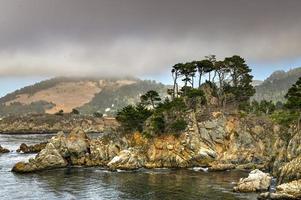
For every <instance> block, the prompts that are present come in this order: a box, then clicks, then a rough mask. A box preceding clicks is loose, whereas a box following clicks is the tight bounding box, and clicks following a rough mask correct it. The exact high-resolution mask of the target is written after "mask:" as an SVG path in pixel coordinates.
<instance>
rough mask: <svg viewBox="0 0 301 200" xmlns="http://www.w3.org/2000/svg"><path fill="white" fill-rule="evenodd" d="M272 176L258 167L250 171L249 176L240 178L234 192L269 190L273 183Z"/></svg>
mask: <svg viewBox="0 0 301 200" xmlns="http://www.w3.org/2000/svg"><path fill="white" fill-rule="evenodd" d="M271 180H272V177H271V176H270V175H269V174H268V173H264V172H262V171H260V170H258V169H255V170H253V171H251V172H250V174H249V176H248V177H247V178H242V179H240V180H239V182H238V184H237V186H236V187H234V188H233V190H234V192H262V191H267V190H268V189H269V187H270V185H271Z"/></svg>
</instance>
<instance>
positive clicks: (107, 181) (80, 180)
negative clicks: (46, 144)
mask: <svg viewBox="0 0 301 200" xmlns="http://www.w3.org/2000/svg"><path fill="white" fill-rule="evenodd" d="M46 137H48V138H49V137H51V136H49V135H21V136H20V135H19V136H16V135H14V136H7V135H0V144H1V145H3V146H4V147H7V148H9V149H10V150H16V149H17V148H18V146H19V145H20V143H22V142H26V143H28V144H34V143H38V142H41V141H44V140H45V138H46ZM33 156H34V155H23V154H17V153H16V152H12V153H9V154H4V155H1V156H0V166H1V169H0V177H1V184H2V187H0V199H20V198H22V199H146V200H161V199H166V200H169V199H170V200H177V199H179V200H180V199H181V200H182V199H225V200H230V199H231V200H232V199H256V195H254V194H251V195H247V194H234V193H232V191H231V190H232V187H233V185H232V184H233V182H236V181H238V180H239V178H240V177H242V176H246V173H244V172H238V171H232V172H223V173H206V172H195V171H192V170H169V169H160V170H159V169H158V170H143V169H142V170H138V171H134V172H125V171H123V172H110V171H107V170H105V169H101V168H71V169H58V170H49V171H44V172H39V173H35V174H26V175H20V174H14V173H11V172H10V169H11V167H12V166H13V164H14V163H16V162H17V161H20V160H26V159H28V158H30V157H33Z"/></svg>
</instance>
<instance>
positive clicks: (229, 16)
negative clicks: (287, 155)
mask: <svg viewBox="0 0 301 200" xmlns="http://www.w3.org/2000/svg"><path fill="white" fill-rule="evenodd" d="M0 5H1V6H0V30H1V31H0V96H3V95H4V94H6V93H7V92H11V91H13V90H15V89H18V88H20V87H23V86H25V85H29V84H32V83H34V82H36V81H40V80H43V79H45V78H49V77H55V76H98V75H99V76H125V75H127V76H128V75H130V76H137V77H141V78H147V79H155V80H158V81H161V82H163V83H168V81H169V80H170V75H169V71H170V67H171V66H172V65H173V64H175V63H178V62H188V61H191V60H199V59H203V58H204V56H206V55H209V54H215V55H217V57H218V58H219V59H223V58H224V57H226V56H232V55H234V54H238V55H240V56H242V57H244V58H245V59H246V61H247V63H248V65H249V66H250V67H251V68H252V69H253V72H252V73H253V75H254V76H255V79H258V80H264V79H265V78H266V77H267V76H269V75H270V74H271V73H272V72H273V71H275V70H289V69H291V68H294V67H300V66H301V43H300V41H299V40H300V35H301V14H300V8H301V1H300V0H287V1H283V0H252V1H250V0H223V1H222V0H185V1H183V0H151V1H150V0H0Z"/></svg>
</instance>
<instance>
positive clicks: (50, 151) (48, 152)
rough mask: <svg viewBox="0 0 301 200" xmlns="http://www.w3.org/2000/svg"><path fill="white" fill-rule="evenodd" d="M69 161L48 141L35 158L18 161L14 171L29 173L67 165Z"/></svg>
mask: <svg viewBox="0 0 301 200" xmlns="http://www.w3.org/2000/svg"><path fill="white" fill-rule="evenodd" d="M67 165H68V162H67V161H66V160H65V159H64V158H63V157H62V155H61V154H60V153H59V151H58V150H57V149H56V148H55V146H54V145H53V144H52V143H48V144H47V145H46V147H45V149H43V150H42V151H41V152H40V153H39V154H38V155H37V156H36V157H35V158H34V159H31V160H30V161H29V162H27V163H25V162H19V163H17V164H16V165H15V166H14V167H13V169H12V171H13V172H18V173H28V172H34V171H39V170H45V169H53V168H61V167H66V166H67Z"/></svg>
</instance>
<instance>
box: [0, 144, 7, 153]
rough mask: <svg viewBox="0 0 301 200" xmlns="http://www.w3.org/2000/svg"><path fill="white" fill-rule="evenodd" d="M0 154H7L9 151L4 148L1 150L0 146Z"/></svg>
mask: <svg viewBox="0 0 301 200" xmlns="http://www.w3.org/2000/svg"><path fill="white" fill-rule="evenodd" d="M1 153H9V150H8V149H6V148H3V147H2V146H1V145H0V154H1Z"/></svg>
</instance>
